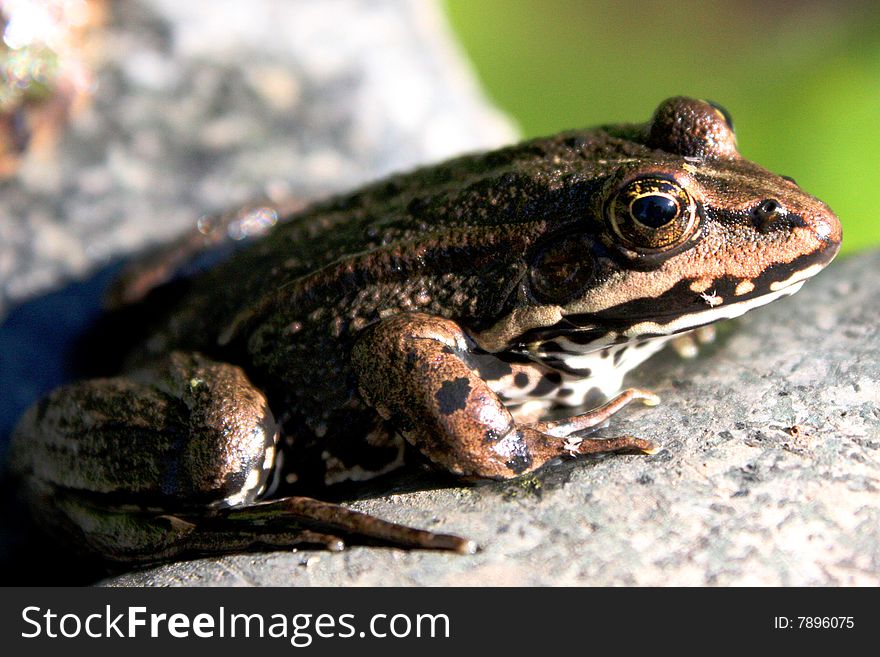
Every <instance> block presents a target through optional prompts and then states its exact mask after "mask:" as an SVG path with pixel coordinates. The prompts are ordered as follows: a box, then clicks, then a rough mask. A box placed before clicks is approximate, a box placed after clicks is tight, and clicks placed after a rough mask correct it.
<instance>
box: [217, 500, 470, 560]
mask: <svg viewBox="0 0 880 657" xmlns="http://www.w3.org/2000/svg"><path fill="white" fill-rule="evenodd" d="M215 522H222V526H223V527H224V528H226V529H231V528H233V527H235V526H236V525H237V524H239V523H240V524H241V525H242V526H243V527H246V528H248V531H250V532H254V531H255V528H256V527H263V528H265V535H263V536H259V535H256V534H255V535H254V538H255V541H254V543H255V544H260V545H271V546H273V547H284V546H285V545H293V544H297V543H304V542H306V543H313V544H318V545H322V546H323V547H325V548H327V549H331V550H334V551H338V550H340V549H342V548H343V547H344V543H343V542H342V538H340V537H339V536H345V537H349V538H351V539H354V540H353V542H356V543H357V542H361V543H378V544H380V545H386V546H389V547H401V548H416V549H422V550H442V551H450V552H458V553H459V554H473V553H474V552H476V549H477V548H476V544H475V543H474V542H473V541H470V540H468V539H465V538H461V537H459V536H453V535H451V534H435V533H433V532H429V531H424V530H421V529H414V528H412V527H407V526H405V525H398V524H396V523H393V522H387V521H385V520H381V519H379V518H376V517H375V516H371V515H368V514H366V513H361V512H359V511H355V510H353V509H349V508H346V507H344V506H340V505H339V504H334V503H332V502H323V501H321V500H316V499H312V498H310V497H285V498H281V499H277V500H267V501H265V502H258V503H256V504H252V505H248V506H244V507H231V508H228V509H223V510H221V511H220V512H219V513H218V516H217V518H216V519H215V520H212V521H210V522H209V523H208V524H207V525H206V526H205V528H204V530H202V531H203V533H204V532H205V531H210V528H211V525H212V524H214V523H215ZM285 530H287V531H285Z"/></svg>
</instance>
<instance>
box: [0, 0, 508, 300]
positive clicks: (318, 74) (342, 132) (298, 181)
mask: <svg viewBox="0 0 880 657" xmlns="http://www.w3.org/2000/svg"><path fill="white" fill-rule="evenodd" d="M108 5H109V6H110V8H111V10H112V11H111V14H110V18H109V21H108V23H107V24H106V26H105V27H103V28H102V29H101V30H100V31H99V32H98V35H97V37H96V38H95V39H94V43H93V44H92V45H93V46H94V50H95V51H96V52H97V53H98V55H97V56H96V57H95V58H93V59H92V60H90V61H91V62H92V65H93V69H94V71H93V72H94V75H95V79H96V83H97V86H96V90H95V93H94V95H93V97H92V99H91V103H90V104H89V106H88V107H87V108H86V109H85V110H84V111H82V112H81V113H79V114H78V115H76V116H75V118H74V120H73V122H72V123H71V125H70V126H69V127H68V128H67V129H66V130H64V131H63V132H62V134H61V139H60V142H59V143H58V145H57V148H55V149H52V150H51V151H50V152H36V153H31V154H30V156H29V157H28V158H27V159H26V160H25V161H24V163H23V166H22V168H21V171H20V172H19V175H18V176H17V177H16V178H15V179H13V180H11V181H9V182H8V183H4V185H3V186H2V193H0V317H2V315H3V314H4V313H5V311H6V310H7V309H8V307H9V305H10V304H12V303H14V302H16V301H19V300H21V299H24V298H26V297H30V296H33V295H34V294H37V293H40V292H44V291H46V290H47V289H49V288H51V287H53V286H56V285H58V284H59V282H62V281H64V280H67V279H69V278H71V277H73V276H82V275H84V274H86V273H87V272H88V271H89V270H91V269H93V268H94V267H96V266H99V265H101V264H103V263H105V262H107V260H108V259H110V258H112V257H117V256H119V255H120V254H121V253H126V252H131V251H134V250H137V249H141V248H143V247H144V246H145V245H147V244H150V243H155V242H159V241H163V240H167V239H168V238H170V237H171V236H173V235H175V234H177V233H179V232H181V231H182V230H183V229H184V228H188V227H191V226H193V225H194V222H195V220H196V219H197V218H198V216H199V214H200V213H204V212H216V211H221V210H227V209H229V208H230V207H235V206H236V205H239V204H242V203H244V202H246V201H250V200H251V199H254V198H258V197H262V196H270V197H284V196H286V195H294V196H296V197H298V198H306V199H311V198H314V197H316V196H319V195H322V194H327V193H329V192H333V191H340V190H345V189H350V188H352V187H355V186H356V185H358V184H360V183H362V182H364V181H366V180H369V179H373V178H377V177H380V176H382V175H383V174H387V173H390V172H392V171H398V170H401V169H406V168H408V167H412V166H415V165H418V164H422V163H424V162H430V161H438V160H442V159H445V158H447V157H450V156H452V155H455V154H459V153H461V152H462V151H467V150H478V149H483V148H489V147H492V146H497V145H500V144H502V143H505V142H509V141H511V140H513V139H514V131H513V129H512V128H511V125H510V123H509V122H508V121H507V120H506V119H504V118H503V117H502V116H501V115H500V114H499V113H498V112H496V111H495V110H493V109H492V108H490V107H489V106H488V105H487V104H486V103H485V101H484V100H483V98H482V95H481V93H480V92H479V90H478V89H477V87H476V85H475V82H474V80H473V76H472V75H471V73H470V71H469V70H467V68H466V66H464V64H463V59H462V58H461V56H460V53H459V52H458V50H457V48H456V47H455V45H454V44H453V43H452V41H451V39H450V38H449V34H448V30H447V28H446V25H445V24H444V22H443V18H442V15H441V14H440V12H439V9H438V7H436V6H435V4H434V3H433V2H427V1H426V2H409V1H408V0H378V1H375V0H295V1H291V0H249V1H248V2H240V1H238V0H188V1H187V2H180V1H179V0H136V1H134V2H125V3H108Z"/></svg>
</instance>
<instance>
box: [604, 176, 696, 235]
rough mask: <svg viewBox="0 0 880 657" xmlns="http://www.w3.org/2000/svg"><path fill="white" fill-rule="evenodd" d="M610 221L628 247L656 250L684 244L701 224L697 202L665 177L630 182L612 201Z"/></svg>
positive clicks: (609, 207) (609, 208)
mask: <svg viewBox="0 0 880 657" xmlns="http://www.w3.org/2000/svg"><path fill="white" fill-rule="evenodd" d="M608 220H609V221H610V223H611V228H612V229H613V230H614V232H615V234H616V235H617V236H618V237H620V238H621V239H622V240H623V242H624V243H625V244H626V245H627V246H630V247H635V248H638V249H655V250H662V249H668V248H671V247H674V246H678V245H680V244H682V243H684V242H685V241H686V240H687V239H688V238H689V237H690V236H691V235H693V234H694V232H695V231H696V228H697V225H698V223H699V217H698V214H697V204H696V202H695V201H694V199H693V198H691V196H690V194H688V193H687V191H685V189H684V188H683V187H681V186H680V185H679V184H678V183H676V182H674V181H672V180H666V179H664V178H639V179H637V180H633V181H632V182H630V183H628V184H627V185H626V186H624V187H623V188H622V189H621V190H620V191H619V192H617V194H616V195H615V196H614V198H613V199H612V200H611V203H610V204H609V206H608Z"/></svg>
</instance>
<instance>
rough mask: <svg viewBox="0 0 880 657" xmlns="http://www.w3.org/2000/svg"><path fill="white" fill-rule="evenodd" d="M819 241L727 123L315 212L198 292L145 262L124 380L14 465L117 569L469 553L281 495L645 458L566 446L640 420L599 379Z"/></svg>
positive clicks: (730, 302) (65, 403) (454, 541)
mask: <svg viewBox="0 0 880 657" xmlns="http://www.w3.org/2000/svg"><path fill="white" fill-rule="evenodd" d="M840 239H841V229H840V224H839V222H838V220H837V218H836V217H835V216H834V214H832V212H831V211H830V210H829V208H828V207H827V206H826V205H825V204H824V203H822V202H820V201H818V200H816V199H815V198H813V197H812V196H809V195H808V194H806V193H805V192H803V191H802V190H801V189H800V187H798V185H797V184H796V183H795V182H794V180H792V179H791V178H787V177H784V176H778V175H775V174H773V173H770V172H769V171H766V170H765V169H762V168H761V167H759V166H757V165H756V164H753V163H752V162H749V161H747V160H745V159H743V158H742V157H741V156H740V155H739V153H738V152H737V149H736V140H735V137H734V132H733V127H732V124H731V120H730V117H729V116H728V115H727V114H726V113H725V112H724V111H723V110H721V109H720V108H718V107H717V106H715V105H713V104H710V103H706V102H702V101H696V100H691V99H686V98H673V99H670V100H667V101H665V102H664V103H663V104H661V105H660V107H659V108H658V109H657V111H656V112H655V114H654V116H653V118H652V119H651V120H650V121H649V122H648V123H646V124H641V125H613V126H605V127H602V128H598V129H593V130H585V131H573V132H566V133H563V134H559V135H556V136H553V137H549V138H545V139H535V140H532V141H528V142H525V143H523V144H520V145H517V146H512V147H509V148H504V149H501V150H497V151H494V152H489V153H482V154H477V155H469V156H466V157H461V158H458V159H455V160H452V161H449V162H446V163H443V164H439V165H436V166H431V167H427V168H423V169H420V170H417V171H414V172H412V173H408V174H403V175H398V176H394V177H391V178H388V179H386V180H384V181H381V182H378V183H375V184H373V185H370V186H369V187H366V188H364V189H361V190H360V191H358V192H355V193H352V194H348V195H344V196H340V197H337V198H333V199H331V200H329V201H325V202H321V203H318V204H316V205H313V206H311V207H308V208H306V209H305V210H302V211H300V212H295V213H292V214H290V215H288V216H285V217H283V218H282V221H280V222H278V224H277V225H276V226H275V227H274V228H273V229H271V230H270V231H268V232H267V233H266V234H265V235H261V236H259V237H257V238H255V239H252V240H246V242H247V244H246V245H245V246H244V247H243V248H239V249H237V250H233V251H232V252H231V255H227V256H226V257H225V258H220V259H219V261H218V262H216V263H215V264H214V265H213V266H212V267H211V268H208V269H204V270H203V271H197V268H195V269H196V271H195V272H193V271H190V272H189V273H188V274H186V275H185V276H182V275H180V274H179V272H180V271H182V270H184V269H186V267H185V266H183V265H182V264H181V263H182V262H184V261H186V260H189V261H190V262H192V261H195V260H197V259H198V258H199V257H204V255H205V254H204V253H199V247H197V246H193V244H195V243H194V242H192V241H191V242H190V246H189V247H183V251H181V248H171V249H168V250H167V251H166V252H165V255H164V260H163V257H159V258H153V264H152V265H151V266H150V267H144V268H143V270H144V271H143V273H144V276H141V277H139V278H137V279H131V280H129V281H127V282H125V283H123V284H121V285H120V286H119V288H118V289H117V295H116V296H117V298H121V299H128V300H129V304H130V305H132V306H134V307H138V308H142V309H144V308H145V309H149V312H143V313H141V316H142V317H143V318H144V319H143V321H142V322H141V325H142V328H144V329H145V337H144V339H143V340H142V341H141V342H140V343H139V344H137V345H136V346H135V347H133V348H132V349H131V350H130V352H129V353H128V354H127V356H126V357H125V361H124V362H125V366H124V368H123V371H124V373H123V374H121V375H119V376H116V377H113V378H98V379H91V380H87V381H84V382H80V383H74V384H72V385H67V386H64V387H62V388H60V389H58V390H55V391H54V392H53V393H51V394H50V395H49V396H48V397H46V398H45V399H43V400H42V401H40V402H39V403H38V404H36V405H35V406H34V407H32V408H31V409H30V410H29V411H28V412H27V413H26V414H25V416H24V417H23V419H22V420H21V422H20V424H19V425H18V428H17V430H16V433H15V436H14V442H13V448H12V468H13V471H14V472H16V473H17V474H18V475H19V476H20V478H21V482H22V483H21V487H22V488H23V489H24V490H25V491H26V494H27V497H28V499H29V500H30V502H31V503H32V505H33V507H34V508H35V511H36V515H37V516H39V517H40V518H42V519H43V520H45V521H46V524H47V525H49V526H50V527H51V528H52V529H54V530H55V533H56V534H57V535H63V536H65V537H67V538H68V539H70V538H72V539H73V542H74V543H75V544H76V545H79V546H81V547H85V548H87V549H89V550H91V551H96V552H98V553H99V554H101V555H103V556H104V557H105V558H107V559H112V560H117V561H128V562H136V561H141V562H143V561H155V560H160V559H167V558H171V557H175V556H179V555H185V554H210V553H219V552H229V551H235V550H244V549H255V548H271V547H281V546H290V545H294V544H297V543H314V544H318V545H324V546H326V547H329V548H335V549H339V548H341V547H342V538H343V537H348V538H356V539H358V540H362V541H367V542H371V543H379V544H385V545H394V546H401V547H418V548H434V549H445V550H457V551H459V552H468V551H471V550H472V549H473V544H472V543H471V542H470V541H468V540H465V539H462V538H458V537H456V536H450V535H445V534H434V533H430V532H426V531H420V530H416V529H411V528H407V527H403V526H399V525H395V524H392V523H388V522H384V521H380V520H378V519H376V518H373V517H370V516H367V515H364V514H361V513H358V512H355V511H353V510H350V509H347V508H345V507H342V506H339V505H336V504H331V503H329V502H323V501H318V500H316V499H313V498H311V497H303V496H302V495H304V494H315V493H314V491H316V490H318V489H320V488H321V487H324V486H329V485H332V484H335V483H338V482H344V481H352V480H354V481H361V480H366V479H369V478H371V477H374V476H376V475H379V474H381V473H385V472H388V471H390V470H391V469H394V468H396V467H398V466H399V465H401V464H402V463H404V462H405V461H406V459H407V458H412V457H414V456H415V457H418V458H420V459H424V460H426V461H428V462H430V463H432V464H433V465H434V466H435V467H437V468H440V469H442V470H444V471H448V472H451V473H454V474H456V475H459V476H461V477H464V478H466V479H470V480H473V479H481V478H486V479H507V478H511V477H516V476H518V475H522V474H524V473H527V472H532V471H533V470H535V469H537V468H540V467H541V466H542V465H544V464H545V463H546V462H547V461H549V460H551V459H554V458H556V457H560V456H565V455H579V454H595V453H600V452H617V451H634V452H651V451H652V450H654V449H655V443H653V442H649V441H648V440H644V439H641V438H634V437H630V436H622V437H618V438H610V439H596V438H590V437H587V436H585V435H584V434H585V433H586V432H587V430H589V429H590V428H592V427H596V426H597V425H600V424H603V423H605V422H606V421H607V420H608V419H609V418H610V417H611V416H612V415H614V414H615V413H617V412H618V411H620V410H621V409H622V408H623V407H625V406H626V405H627V404H629V403H630V402H633V401H640V402H642V403H645V404H649V405H653V404H656V403H657V402H658V399H657V397H656V396H655V395H653V394H652V393H650V392H647V391H645V390H639V389H626V390H623V391H622V392H621V391H620V389H621V380H622V377H623V375H624V374H625V373H626V372H627V371H629V370H631V369H632V368H634V367H636V366H637V365H639V364H640V363H642V362H643V361H644V360H645V359H646V358H648V356H650V355H651V354H653V353H655V352H656V351H657V350H658V349H660V348H661V347H662V346H663V345H664V344H666V343H667V342H669V341H670V340H673V339H674V338H675V337H676V336H681V335H682V334H684V333H686V332H689V331H694V330H695V329H698V328H700V327H704V326H707V325H709V324H711V323H713V322H716V321H718V320H721V319H726V318H731V317H736V316H738V315H741V314H742V313H744V312H746V311H748V310H751V309H752V308H756V307H758V306H762V305H764V304H766V303H769V302H771V301H773V300H774V299H779V298H781V297H785V296H788V295H791V294H793V293H794V292H796V291H797V290H798V289H799V288H800V287H801V285H803V283H804V281H805V280H806V279H807V278H809V277H811V276H813V275H814V274H816V273H817V272H818V271H819V270H821V269H822V268H823V267H825V266H826V265H827V264H828V263H829V262H830V261H831V259H832V258H833V257H834V255H835V254H836V253H837V250H838V248H839V245H840ZM221 246H222V245H221ZM227 251H229V249H227ZM181 253H183V254H184V255H185V256H186V257H181ZM172 270H174V271H177V272H178V273H177V275H175V276H171V275H170V274H168V272H169V271H172ZM157 272H158V273H157ZM171 278H173V279H174V280H169V281H167V282H164V283H163V281H164V280H165V279H171ZM144 280H146V281H148V283H147V284H144V282H143V281H144ZM145 288H146V289H145ZM149 288H152V289H149ZM172 288H173V290H174V291H175V293H174V294H170V293H168V290H169V289H172ZM137 297H143V298H142V299H140V300H137V301H133V299H135V298H137ZM614 395H616V396H614ZM606 398H610V401H607V402H606V403H604V404H601V405H599V402H601V401H602V400H603V399H606ZM560 407H572V408H576V407H581V408H580V410H579V411H578V412H577V414H575V415H573V416H571V417H567V418H565V419H558V417H559V416H560V415H559V411H558V409H559V408H560ZM553 408H556V409H557V411H555V414H554V417H557V419H548V417H547V414H546V411H548V410H550V409H553Z"/></svg>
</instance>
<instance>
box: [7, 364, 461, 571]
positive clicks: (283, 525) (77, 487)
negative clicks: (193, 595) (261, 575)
mask: <svg viewBox="0 0 880 657" xmlns="http://www.w3.org/2000/svg"><path fill="white" fill-rule="evenodd" d="M278 438H279V432H278V427H277V424H276V422H275V420H274V417H273V415H272V413H271V412H270V410H269V408H268V404H267V402H266V398H265V397H264V396H263V394H262V393H261V392H260V391H259V390H258V389H257V388H255V387H254V386H253V385H252V384H251V383H250V381H249V380H248V378H247V376H246V375H245V373H244V372H243V371H242V370H241V369H240V368H238V367H236V366H234V365H230V364H227V363H218V362H215V361H211V360H209V359H207V358H205V357H204V356H201V355H199V354H195V353H182V352H174V353H172V354H171V355H170V356H169V357H168V358H167V359H166V360H164V361H163V362H162V363H160V364H158V365H157V366H156V367H154V368H151V369H149V370H144V371H142V372H139V373H137V374H133V375H131V376H130V377H116V378H109V379H92V380H88V381H83V382H80V383H74V384H71V385H69V386H64V387H62V388H59V389H58V390H56V391H54V392H53V393H51V394H50V395H49V396H48V397H47V398H46V399H44V400H43V401H42V402H40V403H39V404H37V405H35V406H34V407H32V408H31V409H29V410H28V412H27V413H26V414H25V416H24V417H23V418H22V421H21V422H20V424H19V426H18V427H17V428H16V431H15V436H14V438H13V443H12V447H11V458H10V461H11V466H12V470H13V471H14V472H15V473H16V474H17V475H18V477H19V479H20V481H21V482H22V483H21V489H22V491H23V492H24V491H26V492H27V494H26V497H27V498H28V499H29V500H30V502H31V505H32V507H33V510H34V514H35V516H36V517H37V518H39V519H41V520H42V521H43V523H42V524H44V526H45V527H46V529H48V530H49V532H50V533H54V534H55V535H57V536H59V537H61V538H66V539H68V541H69V542H72V543H73V545H74V546H79V547H81V548H82V549H83V551H85V552H94V553H98V554H100V555H102V556H103V557H104V558H105V559H107V560H111V561H116V562H126V563H148V562H154V561H159V560H163V559H169V558H173V557H178V556H184V555H195V554H220V553H230V552H236V551H241V550H250V549H259V548H267V547H284V548H288V547H292V546H295V545H301V544H311V545H314V544H317V545H319V546H321V547H324V548H327V549H339V548H340V547H341V545H342V543H341V539H340V538H339V536H345V537H347V538H348V537H351V538H360V537H363V538H365V539H366V542H371V543H382V544H384V545H392V546H400V547H419V548H431V549H440V550H454V551H458V552H467V551H470V550H471V549H472V544H470V542H469V541H466V540H464V539H461V538H458V537H453V536H445V535H438V534H432V533H430V532H423V531H419V530H416V529H410V528H408V527H402V526H400V525H395V524H393V523H389V522H384V521H382V520H379V519H377V518H372V517H370V516H367V515H365V514H362V513H358V512H356V511H353V510H349V509H346V508H343V507H340V506H337V505H334V504H329V503H326V502H319V501H317V500H311V499H308V498H285V499H278V500H272V501H266V502H258V501H257V500H258V499H259V496H260V495H261V494H263V493H264V492H265V490H266V489H267V488H268V485H269V480H270V478H271V476H272V474H273V470H274V468H275V466H276V461H275V456H274V455H275V450H276V448H277V442H278Z"/></svg>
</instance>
